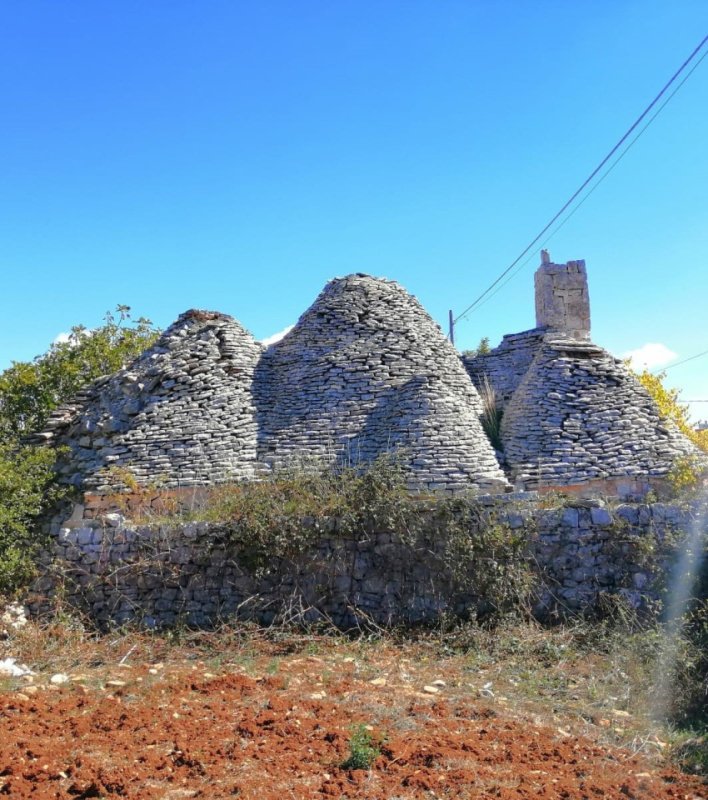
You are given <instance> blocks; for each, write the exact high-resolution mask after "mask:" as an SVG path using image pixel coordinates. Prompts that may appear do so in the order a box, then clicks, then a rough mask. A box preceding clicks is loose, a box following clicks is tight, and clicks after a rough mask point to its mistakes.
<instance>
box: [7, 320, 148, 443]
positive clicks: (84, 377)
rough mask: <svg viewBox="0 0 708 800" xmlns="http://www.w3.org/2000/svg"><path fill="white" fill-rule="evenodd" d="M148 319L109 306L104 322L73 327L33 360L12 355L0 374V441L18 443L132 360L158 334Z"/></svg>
mask: <svg viewBox="0 0 708 800" xmlns="http://www.w3.org/2000/svg"><path fill="white" fill-rule="evenodd" d="M157 334H158V331H156V330H155V328H154V327H153V325H152V323H151V322H150V320H148V319H145V318H143V317H140V318H139V319H137V320H135V322H132V321H131V320H130V307H129V306H124V305H119V306H118V307H117V308H116V312H115V313H111V312H108V313H107V314H106V316H105V317H104V322H103V325H101V326H100V327H99V328H96V329H94V330H89V329H88V328H85V327H84V326H83V325H76V326H75V327H73V328H72V329H71V332H70V333H69V336H68V338H67V340H66V341H63V342H55V343H54V344H53V345H52V346H51V347H50V348H49V350H48V351H47V352H46V353H44V354H43V355H41V356H38V357H37V358H35V359H34V361H29V362H28V361H16V362H13V364H12V366H10V367H9V368H8V369H6V370H5V371H4V372H3V373H2V374H0V442H3V443H6V444H12V443H18V442H19V440H20V439H21V438H22V437H23V436H26V435H27V434H29V433H32V432H33V431H38V430H41V429H42V427H43V425H44V423H45V422H46V421H47V418H48V416H49V414H50V413H51V412H52V411H53V410H54V409H55V408H56V407H57V406H60V405H61V404H62V403H65V402H67V401H68V400H69V399H70V398H71V397H72V396H73V395H75V394H76V393H77V392H78V391H79V390H80V389H82V388H83V387H84V386H86V385H87V384H89V383H90V382H91V381H93V380H95V379H96V378H98V377H100V376H101V375H108V374H110V373H112V372H115V371H116V370H117V369H120V367H121V366H123V364H125V363H127V362H129V361H132V360H133V359H134V358H135V357H136V356H137V355H139V354H140V353H141V352H142V351H143V350H145V348H147V347H149V346H150V345H151V344H152V343H153V342H154V341H155V338H156V337H157Z"/></svg>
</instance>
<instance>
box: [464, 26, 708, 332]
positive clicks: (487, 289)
mask: <svg viewBox="0 0 708 800" xmlns="http://www.w3.org/2000/svg"><path fill="white" fill-rule="evenodd" d="M707 41H708V35H707V36H705V37H704V38H703V40H702V41H701V42H700V44H699V45H698V46H697V47H696V48H695V50H694V51H693V52H692V53H691V55H690V56H689V57H688V58H687V59H686V60H685V61H684V62H683V64H681V66H680V67H679V68H678V70H676V72H675V73H674V74H673V75H672V76H671V78H670V79H669V81H668V82H667V83H666V85H665V86H664V87H663V88H662V89H661V91H660V92H659V94H657V95H656V97H655V98H654V99H653V100H652V101H651V103H649V105H648V106H647V107H646V108H645V109H644V111H643V112H642V113H641V114H640V115H639V117H638V118H637V119H636V120H635V121H634V123H633V124H632V125H631V126H630V128H629V129H628V130H627V131H626V133H625V134H624V135H623V136H622V138H621V139H620V140H619V141H618V142H617V144H616V145H615V146H614V147H613V148H612V149H611V150H610V152H609V153H608V154H607V155H606V156H605V157H604V158H603V159H602V161H601V162H600V163H599V164H598V165H597V167H595V169H594V170H593V171H592V172H591V173H590V175H589V176H588V177H587V178H586V179H585V181H583V183H582V184H581V186H580V187H579V188H578V189H576V191H575V192H574V193H573V194H572V195H571V197H570V198H569V199H568V200H567V201H566V202H565V203H564V204H563V206H562V207H561V209H560V210H559V211H558V212H557V213H556V214H555V215H554V216H553V217H552V219H551V221H550V222H549V223H548V224H547V225H546V226H545V227H544V228H543V229H542V230H541V232H540V233H539V234H538V235H537V236H536V237H535V238H534V239H533V240H532V241H531V242H530V243H529V244H528V245H527V246H526V247H525V248H524V249H523V250H522V251H521V253H520V254H519V255H518V256H517V257H516V258H515V259H514V261H512V262H511V264H509V266H508V267H507V268H506V269H505V270H504V271H503V272H502V273H501V274H500V275H499V276H498V277H497V278H496V279H495V280H494V281H493V282H492V283H491V284H490V285H489V286H488V287H487V288H486V289H485V290H484V291H483V292H482V294H480V295H479V297H477V298H476V300H474V301H473V302H472V303H470V305H469V306H467V308H466V309H465V310H464V311H463V312H462V313H460V314H458V315H457V317H455V319H454V320H453V324H454V323H455V322H458V320H460V319H461V318H462V317H464V316H465V314H468V313H469V312H470V311H471V310H472V309H473V308H474V307H475V306H476V305H478V304H479V302H480V301H481V300H482V299H483V298H484V297H486V296H487V295H488V294H489V293H490V292H491V291H492V289H494V287H495V286H497V284H498V283H499V282H500V281H501V280H502V279H503V278H504V277H505V276H506V275H507V274H508V273H509V272H510V271H511V270H512V269H513V268H514V267H515V266H516V265H517V264H518V263H519V261H521V259H522V258H523V257H524V256H525V255H526V253H528V251H529V250H530V249H531V248H532V247H533V246H534V245H535V244H536V243H537V242H538V241H539V239H541V238H542V237H543V236H544V234H545V233H546V231H548V230H549V229H550V228H551V227H552V226H553V225H554V223H555V222H556V220H557V219H558V218H559V217H560V216H561V215H562V214H563V213H564V212H565V211H566V209H567V208H568V207H569V206H570V205H571V204H572V203H573V201H574V200H575V199H576V198H577V197H578V195H579V194H580V193H581V192H582V191H583V190H584V189H585V188H586V187H587V185H588V184H589V183H590V182H591V181H592V180H593V178H594V177H595V176H596V175H597V174H598V172H600V170H601V169H602V168H603V167H604V166H605V164H607V162H608V161H609V160H610V159H611V158H612V156H614V154H615V153H616V152H617V150H619V148H620V147H621V146H622V145H623V144H624V142H625V141H626V140H627V139H628V138H629V136H630V135H631V134H632V132H633V131H634V130H635V129H636V128H637V126H638V125H639V124H640V123H641V121H642V120H643V119H644V118H645V117H646V116H647V114H648V113H649V112H650V111H651V109H652V108H653V107H654V106H655V105H656V104H657V102H658V101H659V100H660V99H661V97H662V96H663V95H664V93H665V92H666V90H667V89H668V88H669V87H670V86H671V85H672V84H673V82H674V81H675V80H676V78H678V76H679V75H680V74H681V73H682V72H683V71H684V69H685V68H686V67H687V66H688V65H689V64H690V62H691V61H692V60H693V59H694V58H695V56H696V55H697V53H698V52H699V51H700V50H701V48H702V47H703V45H704V44H705V43H706V42H707ZM699 63H700V62H699ZM635 141H636V139H635ZM630 147H631V145H630Z"/></svg>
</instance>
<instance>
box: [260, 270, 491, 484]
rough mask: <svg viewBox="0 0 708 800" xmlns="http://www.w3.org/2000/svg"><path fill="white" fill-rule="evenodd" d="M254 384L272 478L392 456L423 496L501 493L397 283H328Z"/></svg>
mask: <svg viewBox="0 0 708 800" xmlns="http://www.w3.org/2000/svg"><path fill="white" fill-rule="evenodd" d="M256 385H257V397H258V399H257V404H258V406H259V408H260V413H259V447H258V453H259V456H258V457H259V460H261V461H263V462H265V463H267V464H268V465H270V466H271V467H274V468H277V467H280V466H283V465H286V464H292V463H298V462H301V461H303V460H307V459H310V458H313V457H315V458H318V459H324V460H326V461H331V462H334V461H337V460H339V461H345V462H350V463H358V462H360V461H370V460H372V459H374V458H376V457H377V456H378V455H380V454H383V453H386V452H390V451H391V450H397V451H398V452H399V454H400V457H401V459H402V461H403V462H404V464H406V465H407V467H408V469H409V470H410V475H411V482H412V483H413V484H415V485H417V486H420V487H423V488H425V487H428V488H431V489H441V488H442V489H446V488H447V489H459V488H461V487H463V486H469V487H479V488H485V489H486V488H493V487H497V488H499V487H502V486H505V485H506V479H505V478H504V475H503V473H502V471H501V469H500V468H499V465H498V463H497V460H496V457H495V455H494V451H493V449H492V447H491V445H490V443H489V441H488V439H487V437H486V435H485V434H484V432H483V431H482V428H481V425H480V422H479V414H480V411H481V401H480V399H479V396H478V394H477V392H476V390H475V388H474V386H473V385H472V382H471V381H470V379H469V377H468V375H467V374H466V372H465V369H464V367H463V366H462V364H461V362H460V360H459V357H458V355H457V353H456V351H455V350H454V348H453V347H452V345H451V344H450V343H449V342H448V341H447V339H446V338H445V336H444V335H443V333H442V331H441V330H440V327H439V326H438V325H437V324H436V323H435V322H434V321H433V320H432V319H431V317H430V316H429V315H428V313H427V312H426V311H425V310H424V309H423V307H422V306H421V305H420V303H419V302H418V301H417V300H416V299H415V298H414V297H412V296H411V295H409V294H408V293H407V292H406V291H405V289H403V288H402V287H401V286H399V285H398V284H397V283H395V282H393V281H388V280H383V279H378V278H372V277H370V276H367V275H362V274H356V275H349V276H347V277H345V278H337V279H335V280H333V281H330V282H329V283H328V284H327V285H326V287H325V288H324V290H323V291H322V293H321V294H320V295H319V297H318V298H317V299H316V300H315V302H314V303H313V305H312V306H311V307H310V308H309V309H308V310H307V311H306V312H305V313H304V314H303V315H302V317H300V319H299V321H298V323H297V324H296V325H295V327H294V328H293V330H292V331H290V333H289V334H288V335H287V336H285V338H284V339H282V340H281V341H280V342H277V343H276V344H274V345H272V346H271V347H270V348H269V349H268V350H267V351H266V353H265V354H264V356H263V358H262V359H261V363H260V365H259V367H258V370H257V379H256Z"/></svg>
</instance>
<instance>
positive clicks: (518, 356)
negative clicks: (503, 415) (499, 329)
mask: <svg viewBox="0 0 708 800" xmlns="http://www.w3.org/2000/svg"><path fill="white" fill-rule="evenodd" d="M544 336H545V331H544V330H541V329H539V328H533V329H532V330H530V331H523V332H522V333H510V334H508V335H506V336H505V337H504V338H503V339H502V341H501V344H500V345H499V346H498V347H495V348H494V350H492V351H491V352H489V353H486V354H483V355H476V356H464V355H463V356H462V363H463V364H464V365H465V369H466V370H467V373H468V374H469V376H470V378H471V379H472V382H473V383H474V385H475V386H476V387H477V389H478V390H479V391H482V392H483V391H485V381H487V382H488V383H489V386H490V387H491V388H492V390H493V391H494V392H495V393H496V395H497V398H498V400H499V401H500V402H501V403H502V405H506V404H507V403H508V402H509V401H510V400H511V397H512V395H513V394H514V392H515V391H516V389H517V387H518V385H519V384H520V383H521V381H522V380H523V377H524V375H525V374H526V372H527V371H528V368H529V367H530V366H531V362H532V361H533V360H534V358H535V357H536V353H537V352H538V348H539V346H540V345H541V343H542V342H543V337H544Z"/></svg>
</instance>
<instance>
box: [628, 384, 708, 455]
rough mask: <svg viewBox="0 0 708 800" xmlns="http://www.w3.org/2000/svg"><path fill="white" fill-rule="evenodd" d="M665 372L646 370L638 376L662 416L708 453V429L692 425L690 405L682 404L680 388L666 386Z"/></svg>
mask: <svg viewBox="0 0 708 800" xmlns="http://www.w3.org/2000/svg"><path fill="white" fill-rule="evenodd" d="M665 374H666V373H663V372H661V373H659V374H658V375H654V374H653V373H651V372H649V371H648V370H644V371H643V372H640V373H638V374H637V377H638V378H639V382H640V383H641V384H642V386H643V387H644V388H645V389H646V390H647V392H649V394H650V395H651V397H652V398H653V400H654V402H655V403H656V405H657V406H658V408H659V413H660V414H661V416H662V417H663V418H664V419H667V420H670V421H671V422H673V423H674V424H675V425H676V426H677V427H678V429H679V430H680V431H681V433H683V434H684V435H685V436H687V437H688V438H689V439H690V440H691V441H692V442H693V443H694V444H695V445H696V447H698V448H699V449H700V450H702V451H703V452H704V453H708V430H702V431H698V430H696V429H695V428H694V427H693V425H691V423H690V421H689V418H688V406H685V405H682V404H681V402H680V392H679V390H678V389H669V388H667V387H666V386H664V377H665Z"/></svg>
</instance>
